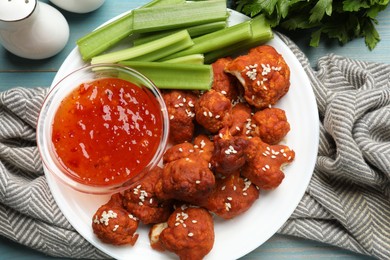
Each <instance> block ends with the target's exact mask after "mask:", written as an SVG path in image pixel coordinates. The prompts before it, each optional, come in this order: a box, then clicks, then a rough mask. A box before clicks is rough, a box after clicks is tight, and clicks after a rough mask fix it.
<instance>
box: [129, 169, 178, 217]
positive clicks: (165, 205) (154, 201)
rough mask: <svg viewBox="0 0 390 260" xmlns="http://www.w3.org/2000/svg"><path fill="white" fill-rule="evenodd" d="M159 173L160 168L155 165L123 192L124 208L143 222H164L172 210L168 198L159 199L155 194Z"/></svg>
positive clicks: (160, 171) (160, 172)
mask: <svg viewBox="0 0 390 260" xmlns="http://www.w3.org/2000/svg"><path fill="white" fill-rule="evenodd" d="M161 174H162V168H160V167H158V166H157V167H155V168H153V169H152V170H150V171H149V172H148V174H147V175H146V176H145V177H144V178H143V179H142V180H141V181H140V182H138V183H136V184H134V185H132V186H131V187H129V189H127V190H125V191H124V193H123V197H124V198H123V205H124V208H125V209H126V210H127V211H129V212H130V213H131V214H132V215H134V216H135V217H137V218H138V219H139V220H140V221H141V222H142V223H144V224H151V223H160V222H164V221H166V220H167V219H168V217H169V215H170V214H171V213H172V211H173V208H172V203H171V202H170V201H169V200H164V201H162V200H159V199H158V198H157V197H156V195H155V186H156V183H157V182H158V180H159V179H160V178H161Z"/></svg>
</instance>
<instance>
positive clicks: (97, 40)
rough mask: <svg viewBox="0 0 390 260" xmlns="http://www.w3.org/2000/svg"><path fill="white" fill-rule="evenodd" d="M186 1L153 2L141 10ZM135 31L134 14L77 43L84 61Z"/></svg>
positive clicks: (97, 30)
mask: <svg viewBox="0 0 390 260" xmlns="http://www.w3.org/2000/svg"><path fill="white" fill-rule="evenodd" d="M184 2H185V0H153V1H151V2H149V3H148V4H146V5H144V6H142V7H141V8H150V7H152V6H160V5H171V4H179V3H184ZM132 29H133V12H129V13H127V14H125V15H124V16H122V17H120V18H118V19H116V20H114V21H112V22H110V23H108V24H106V25H104V26H102V27H99V28H98V29H96V30H94V31H92V32H90V33H88V34H86V35H84V36H83V37H81V38H79V39H78V40H77V41H76V43H77V46H78V48H79V52H80V54H81V57H82V59H83V60H84V61H87V60H90V59H91V58H92V57H94V56H96V55H98V54H100V53H102V52H104V51H106V50H107V49H109V48H111V47H112V46H113V45H115V44H117V43H118V42H120V41H121V40H123V39H124V38H126V37H128V36H129V35H131V33H132Z"/></svg>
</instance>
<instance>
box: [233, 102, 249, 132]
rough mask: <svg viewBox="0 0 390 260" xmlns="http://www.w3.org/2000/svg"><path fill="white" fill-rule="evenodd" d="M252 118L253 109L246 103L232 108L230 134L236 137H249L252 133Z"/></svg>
mask: <svg viewBox="0 0 390 260" xmlns="http://www.w3.org/2000/svg"><path fill="white" fill-rule="evenodd" d="M251 117H252V110H251V108H250V107H249V106H248V105H247V104H244V103H238V104H236V105H235V106H234V107H233V108H232V125H231V126H230V128H229V132H230V134H231V135H234V136H240V135H242V136H248V135H249V133H250V131H248V128H250V125H248V122H249V124H250V120H251Z"/></svg>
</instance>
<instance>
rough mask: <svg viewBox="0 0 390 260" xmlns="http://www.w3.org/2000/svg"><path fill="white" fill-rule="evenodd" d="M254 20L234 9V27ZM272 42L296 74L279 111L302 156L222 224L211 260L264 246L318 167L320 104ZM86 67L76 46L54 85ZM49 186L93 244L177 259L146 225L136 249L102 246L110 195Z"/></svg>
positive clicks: (121, 254)
mask: <svg viewBox="0 0 390 260" xmlns="http://www.w3.org/2000/svg"><path fill="white" fill-rule="evenodd" d="M247 19H248V17H246V16H244V15H242V14H240V13H238V12H235V11H231V16H230V24H234V23H238V22H241V21H244V20H247ZM267 44H269V45H272V46H273V47H274V48H275V49H276V50H277V51H278V52H279V53H281V54H282V55H283V57H284V59H285V60H286V62H287V64H288V65H289V67H290V70H291V87H290V90H289V92H288V93H287V95H286V96H284V97H283V99H282V100H281V101H279V103H278V107H281V108H283V109H284V110H285V111H286V114H287V118H288V120H289V122H290V124H291V131H290V132H289V133H288V135H287V137H286V144H287V145H288V146H289V147H291V148H292V149H294V150H295V153H296V158H295V160H294V161H293V163H292V164H290V165H289V166H287V167H286V168H285V175H286V177H285V179H284V180H283V182H282V184H281V185H280V186H279V187H278V188H277V189H276V190H273V191H269V192H262V193H261V195H260V198H259V199H258V200H257V201H256V202H255V204H254V205H253V206H252V207H251V208H250V210H249V211H247V212H246V213H244V214H242V215H240V216H238V217H236V218H234V219H232V220H228V221H225V220H217V221H216V223H215V244H214V247H213V249H212V251H211V252H210V253H209V254H208V255H207V256H206V259H237V258H239V257H242V256H244V255H245V254H247V253H249V252H251V251H252V250H254V249H256V248H257V247H258V246H260V245H261V244H263V243H264V242H265V241H266V240H267V239H269V238H270V237H271V236H272V235H273V234H275V233H276V232H277V231H278V229H279V228H280V227H281V226H282V225H283V224H284V223H285V222H286V220H287V219H288V218H289V216H290V215H291V214H292V212H293V211H294V209H295V208H296V206H297V205H298V203H299V201H300V200H301V198H302V196H303V194H304V192H305V190H306V187H307V186H308V184H309V181H310V178H311V176H312V172H313V169H314V165H315V161H316V156H317V149H318V138H319V123H318V122H319V119H318V114H317V106H316V101H315V97H314V93H313V91H312V88H311V85H310V82H309V79H308V77H307V75H306V73H305V72H304V70H303V68H302V66H301V64H300V63H299V61H298V60H297V58H296V57H295V55H294V54H293V53H292V52H291V50H290V49H289V48H288V47H287V46H286V45H285V44H284V43H283V42H282V41H281V39H280V38H279V37H277V36H276V35H275V38H274V39H273V40H271V41H270V42H268V43H267ZM83 65H85V63H84V62H83V61H82V59H81V57H80V55H79V53H78V49H77V48H75V49H74V50H73V51H72V52H71V53H70V54H69V56H68V57H67V58H66V60H65V61H64V63H63V64H62V66H61V68H60V70H59V71H58V73H57V75H56V77H55V79H54V82H53V85H54V84H55V82H57V81H58V80H59V79H60V78H62V77H64V76H65V75H67V74H68V73H69V72H71V71H73V70H74V69H77V68H79V67H81V66H83ZM46 177H47V180H48V183H49V187H50V189H51V191H52V193H53V196H54V198H55V200H56V202H57V204H58V206H59V207H60V209H61V211H62V212H63V214H64V215H65V217H66V218H67V219H68V220H69V222H70V223H71V224H72V226H73V227H74V228H75V229H76V230H77V231H78V232H79V233H80V234H81V235H82V236H83V237H84V238H85V239H86V240H88V241H89V242H90V243H92V244H93V245H94V246H96V247H97V248H99V249H100V250H102V251H103V252H105V253H107V254H108V255H110V256H112V257H114V258H117V259H139V258H141V257H142V258H143V257H145V256H147V258H148V259H171V258H172V257H173V256H172V255H171V254H169V253H160V252H157V251H155V250H152V249H151V247H150V245H149V240H148V236H147V235H148V229H147V228H146V227H141V228H140V229H139V230H138V232H139V233H140V236H139V238H138V241H137V243H136V245H135V246H134V247H131V246H121V247H116V246H111V245H107V244H104V243H101V242H100V241H99V240H98V239H97V238H96V237H95V236H94V234H93V231H92V228H91V219H92V216H93V214H94V213H95V211H96V210H97V209H98V207H99V206H101V205H102V204H104V203H105V202H106V201H107V200H108V198H109V197H108V196H101V195H99V196H97V195H87V194H83V193H79V192H77V191H74V190H72V189H70V188H68V187H65V186H63V185H62V184H61V183H58V182H56V180H55V179H53V177H52V176H50V175H49V174H46Z"/></svg>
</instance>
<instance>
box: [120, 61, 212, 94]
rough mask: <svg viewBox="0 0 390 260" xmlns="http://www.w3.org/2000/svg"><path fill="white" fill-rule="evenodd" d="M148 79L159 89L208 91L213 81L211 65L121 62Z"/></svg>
mask: <svg viewBox="0 0 390 260" xmlns="http://www.w3.org/2000/svg"><path fill="white" fill-rule="evenodd" d="M120 64H122V65H124V66H127V67H130V68H133V69H135V70H137V71H139V72H141V73H142V74H144V75H145V76H146V77H148V78H149V79H150V80H151V81H153V83H154V84H155V85H156V86H157V88H159V89H183V90H209V89H210V87H211V84H212V80H213V71H212V67H211V65H199V64H174V63H163V62H142V61H122V62H120Z"/></svg>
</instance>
